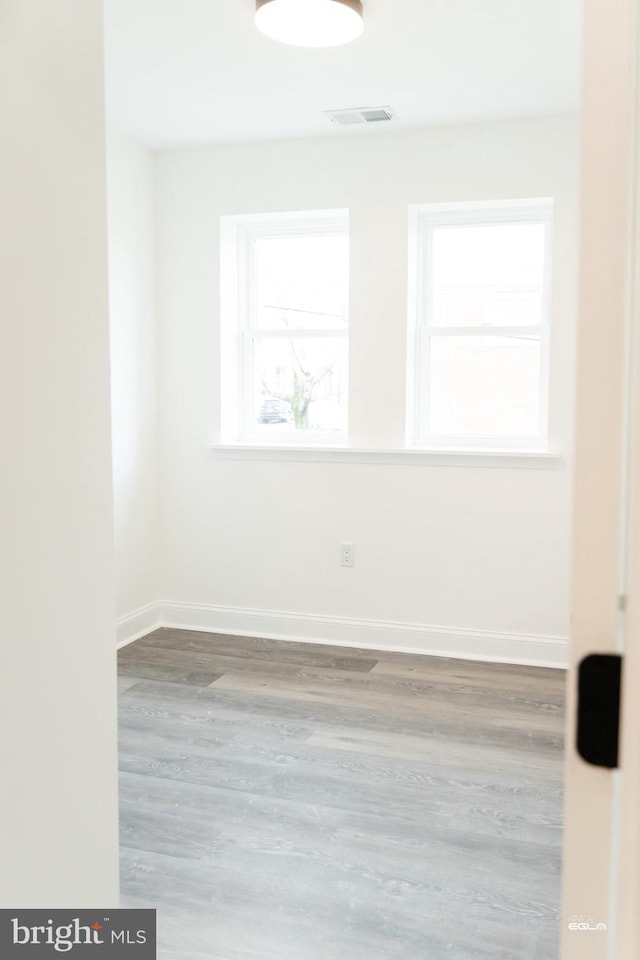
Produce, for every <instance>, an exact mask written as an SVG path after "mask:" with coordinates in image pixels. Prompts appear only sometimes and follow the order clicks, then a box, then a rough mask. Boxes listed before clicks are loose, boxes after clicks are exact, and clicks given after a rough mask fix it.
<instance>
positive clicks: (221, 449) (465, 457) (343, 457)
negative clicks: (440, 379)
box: [209, 443, 565, 470]
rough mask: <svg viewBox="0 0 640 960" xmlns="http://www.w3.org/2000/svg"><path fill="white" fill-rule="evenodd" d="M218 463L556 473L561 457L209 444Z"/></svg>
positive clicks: (525, 453)
mask: <svg viewBox="0 0 640 960" xmlns="http://www.w3.org/2000/svg"><path fill="white" fill-rule="evenodd" d="M209 449H210V451H211V454H212V455H213V456H214V457H215V458H216V459H217V460H267V461H272V462H294V463H370V464H382V465H391V466H393V465H398V466H403V467H406V466H433V467H494V468H499V469H503V468H518V469H525V470H558V469H562V468H564V465H565V464H564V460H563V458H562V457H561V456H560V455H559V454H556V453H545V452H542V451H526V450H422V449H411V448H407V449H400V448H399V449H392V450H378V449H375V450H373V449H371V450H369V449H362V448H356V447H322V446H317V447H310V446H302V445H300V446H294V445H291V446H276V445H273V446H271V445H266V444H264V445H261V444H252V443H235V444H225V445H221V444H210V446H209Z"/></svg>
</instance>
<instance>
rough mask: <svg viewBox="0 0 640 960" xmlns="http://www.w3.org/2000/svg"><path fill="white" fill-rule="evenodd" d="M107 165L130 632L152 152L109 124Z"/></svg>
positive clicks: (147, 571)
mask: <svg viewBox="0 0 640 960" xmlns="http://www.w3.org/2000/svg"><path fill="white" fill-rule="evenodd" d="M107 171H108V221H109V301H110V302H109V310H110V331H111V395H112V422H113V482H114V512H115V551H116V571H117V581H116V587H117V590H116V609H117V614H118V618H119V629H120V630H123V629H124V630H125V631H126V632H127V633H128V634H130V633H132V632H135V631H136V629H137V627H139V626H140V627H144V626H145V625H146V619H145V616H146V614H145V611H146V609H147V608H148V605H149V604H153V603H155V601H157V599H158V569H159V536H158V524H159V516H158V504H159V500H158V463H157V416H156V407H157V403H156V398H157V383H156V380H157V377H156V371H157V356H156V353H157V347H156V339H157V338H156V329H157V324H156V297H155V293H156V287H155V284H156V278H155V197H154V180H153V158H152V155H151V154H150V153H149V151H147V150H145V149H144V148H143V147H140V146H138V145H137V144H135V143H133V142H132V141H130V140H127V139H125V138H123V137H121V136H119V135H118V134H117V133H116V132H115V131H112V130H110V131H109V138H108V166H107ZM139 621H140V622H139Z"/></svg>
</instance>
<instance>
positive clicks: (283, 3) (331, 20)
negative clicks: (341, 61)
mask: <svg viewBox="0 0 640 960" xmlns="http://www.w3.org/2000/svg"><path fill="white" fill-rule="evenodd" d="M256 6H257V9H256V26H257V27H258V30H260V31H261V32H262V33H264V34H265V36H267V37H270V38H271V39H272V40H279V41H280V43H289V44H292V45H293V46H294V47H338V46H340V45H341V44H343V43H350V42H351V41H352V40H355V39H356V37H359V36H360V34H361V33H362V30H363V22H362V3H361V0H256Z"/></svg>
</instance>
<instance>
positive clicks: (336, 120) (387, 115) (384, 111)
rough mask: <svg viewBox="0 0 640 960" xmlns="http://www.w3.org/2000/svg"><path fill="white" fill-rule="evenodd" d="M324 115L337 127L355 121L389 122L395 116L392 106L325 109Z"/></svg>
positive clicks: (351, 123)
mask: <svg viewBox="0 0 640 960" xmlns="http://www.w3.org/2000/svg"><path fill="white" fill-rule="evenodd" d="M324 115H325V117H328V118H329V120H330V121H331V123H333V124H334V125H335V126H336V127H346V126H351V125H353V124H354V123H387V122H388V121H389V120H393V119H394V117H395V113H394V111H393V109H392V108H391V107H351V108H350V109H348V110H325V112H324Z"/></svg>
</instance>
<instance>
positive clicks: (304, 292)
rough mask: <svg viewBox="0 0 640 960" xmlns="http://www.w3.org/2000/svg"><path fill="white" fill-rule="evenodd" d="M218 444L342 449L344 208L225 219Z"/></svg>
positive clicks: (345, 300) (344, 429) (344, 404)
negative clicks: (220, 430) (220, 440)
mask: <svg viewBox="0 0 640 960" xmlns="http://www.w3.org/2000/svg"><path fill="white" fill-rule="evenodd" d="M221 270H222V275H221V291H222V302H221V309H222V316H221V329H222V374H223V376H222V407H223V440H226V441H229V442H235V441H238V440H241V441H242V440H244V441H249V442H251V441H253V442H260V443H275V444H290V443H303V444H305V443H306V444H316V443H331V444H336V443H340V442H344V440H345V438H346V432H347V376H348V318H349V226H348V213H347V211H345V210H337V211H334V210H330V211H319V212H311V213H291V214H276V215H274V214H269V215H268V216H256V217H223V218H222V254H221Z"/></svg>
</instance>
